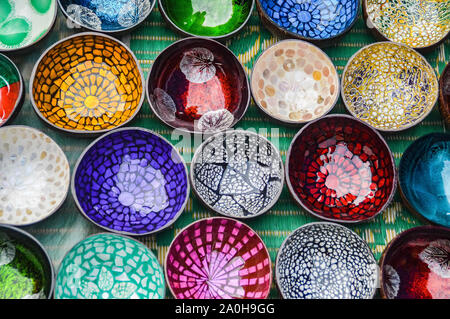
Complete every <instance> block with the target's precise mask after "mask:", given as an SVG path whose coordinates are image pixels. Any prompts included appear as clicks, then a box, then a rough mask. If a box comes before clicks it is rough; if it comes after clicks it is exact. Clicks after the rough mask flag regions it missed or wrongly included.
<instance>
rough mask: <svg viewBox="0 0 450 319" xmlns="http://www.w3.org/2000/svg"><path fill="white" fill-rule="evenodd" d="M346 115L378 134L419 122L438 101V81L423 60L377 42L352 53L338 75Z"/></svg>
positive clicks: (394, 45)
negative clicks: (340, 77) (376, 131)
mask: <svg viewBox="0 0 450 319" xmlns="http://www.w3.org/2000/svg"><path fill="white" fill-rule="evenodd" d="M341 95H342V99H343V101H344V104H345V106H346V107H347V109H348V111H349V112H350V113H351V114H352V115H353V116H355V117H356V118H358V119H360V120H362V121H364V122H366V123H367V124H369V125H371V126H373V127H375V128H376V129H378V130H380V131H391V132H392V131H401V130H405V129H407V128H410V127H412V126H414V125H416V124H418V123H419V122H421V121H422V120H423V119H424V118H425V117H426V116H427V115H428V114H429V113H430V112H431V110H432V109H433V107H434V105H435V104H436V101H437V99H438V81H437V78H436V74H435V72H434V70H433V68H432V67H431V66H430V64H429V63H428V62H427V60H426V59H425V58H424V57H423V56H421V55H420V54H419V53H417V52H416V51H415V50H413V49H411V48H409V47H408V46H406V45H404V44H399V43H393V42H377V43H374V44H370V45H368V46H366V47H364V48H362V49H361V50H359V51H358V52H356V53H355V54H354V55H353V56H352V57H351V58H350V60H349V61H348V63H347V65H346V67H345V69H344V72H343V74H342V85H341Z"/></svg>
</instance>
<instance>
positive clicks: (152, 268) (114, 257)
mask: <svg viewBox="0 0 450 319" xmlns="http://www.w3.org/2000/svg"><path fill="white" fill-rule="evenodd" d="M74 276H75V279H74ZM164 296H165V285H164V272H163V270H162V268H161V266H160V264H159V262H158V259H157V258H156V256H155V255H154V254H153V253H152V252H151V251H150V250H149V249H148V248H147V247H146V246H145V245H143V244H142V243H140V242H138V241H135V240H133V239H130V238H127V237H124V236H118V235H114V234H105V233H104V234H97V235H94V236H90V237H88V238H87V239H85V240H83V241H81V242H79V243H78V244H76V245H75V246H74V247H73V248H72V249H71V250H70V251H69V252H68V253H67V255H66V256H65V257H64V259H63V261H62V262H61V266H60V267H59V271H58V276H57V278H56V286H55V298H56V299H163V298H164Z"/></svg>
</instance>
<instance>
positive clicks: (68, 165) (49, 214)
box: [0, 125, 71, 227]
mask: <svg viewBox="0 0 450 319" xmlns="http://www.w3.org/2000/svg"><path fill="white" fill-rule="evenodd" d="M14 128H15V129H20V130H29V131H31V132H34V133H36V134H37V135H39V134H43V135H44V136H45V137H47V138H49V139H50V140H51V141H52V143H53V145H54V146H55V147H56V148H57V150H58V151H59V152H60V153H61V154H62V155H63V161H65V164H67V166H66V167H67V171H66V173H67V176H68V181H67V183H66V186H65V190H64V196H63V197H62V198H61V201H60V203H58V204H57V205H55V206H54V208H53V209H51V210H49V211H50V213H48V214H47V215H46V216H44V217H42V218H40V219H38V220H35V221H32V222H29V223H25V224H8V223H3V225H10V226H14V227H25V226H31V225H35V224H37V223H40V222H42V221H44V220H46V219H47V218H49V217H50V216H52V215H54V214H55V213H56V212H57V211H58V210H59V209H60V208H61V207H62V206H63V205H64V203H65V202H66V199H67V197H68V195H69V187H70V178H71V177H70V175H71V169H70V163H69V160H68V159H67V155H66V153H65V152H64V151H63V149H62V148H61V146H60V145H59V144H58V143H56V141H55V140H54V139H53V138H52V137H50V136H49V135H47V134H45V133H44V132H42V131H40V130H38V129H36V128H34V127H31V126H27V125H6V126H2V127H0V132H1V131H2V130H5V129H14Z"/></svg>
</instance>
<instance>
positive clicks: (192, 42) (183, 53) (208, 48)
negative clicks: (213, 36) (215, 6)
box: [147, 38, 250, 133]
mask: <svg viewBox="0 0 450 319" xmlns="http://www.w3.org/2000/svg"><path fill="white" fill-rule="evenodd" d="M147 89H148V94H149V100H150V104H151V107H152V109H153V111H154V112H155V113H156V115H157V116H158V117H159V118H160V119H161V120H162V121H163V122H165V123H166V124H168V125H170V126H172V127H174V128H179V129H182V130H187V131H190V132H193V131H198V132H208V133H214V132H217V131H221V130H224V129H227V128H229V127H231V126H233V125H235V124H236V123H237V121H239V120H240V119H241V117H242V116H243V115H244V113H245V111H246V110H247V107H248V105H249V102H250V89H249V85H248V80H247V75H246V73H245V71H244V69H243V67H242V65H241V64H240V62H239V60H238V59H237V58H236V57H235V56H234V54H233V53H232V52H231V51H229V50H228V49H226V48H225V47H224V46H222V45H221V44H220V43H218V42H216V41H213V40H208V39H202V38H189V39H185V40H182V41H179V42H176V43H174V44H173V45H171V46H170V47H169V48H167V49H166V50H165V51H163V52H162V53H161V54H160V55H159V56H158V58H157V59H156V60H155V62H154V64H153V66H152V69H151V72H150V75H149V80H148V87H147Z"/></svg>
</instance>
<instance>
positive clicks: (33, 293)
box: [0, 226, 54, 299]
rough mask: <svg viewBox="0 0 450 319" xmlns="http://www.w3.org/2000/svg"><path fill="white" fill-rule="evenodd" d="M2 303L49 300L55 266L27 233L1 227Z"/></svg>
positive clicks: (0, 276)
mask: <svg viewBox="0 0 450 319" xmlns="http://www.w3.org/2000/svg"><path fill="white" fill-rule="evenodd" d="M0 256H1V258H0V279H1V285H0V299H48V298H50V297H51V295H52V293H53V281H54V273H53V265H52V261H51V260H50V259H49V256H48V255H47V253H46V252H45V250H44V248H43V247H42V246H41V245H40V244H39V243H38V242H37V241H36V240H35V239H34V238H32V237H31V236H29V235H28V234H27V233H25V232H24V231H21V230H18V229H15V228H13V227H7V226H0Z"/></svg>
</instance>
